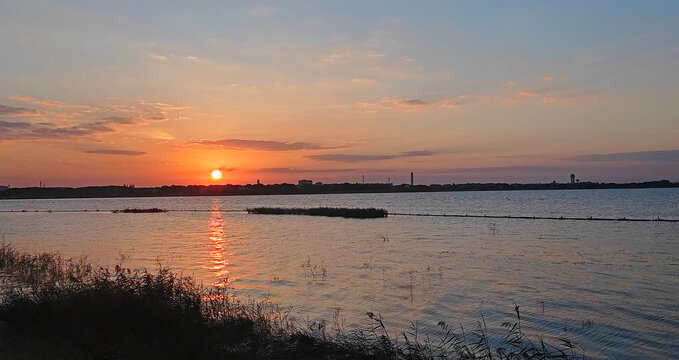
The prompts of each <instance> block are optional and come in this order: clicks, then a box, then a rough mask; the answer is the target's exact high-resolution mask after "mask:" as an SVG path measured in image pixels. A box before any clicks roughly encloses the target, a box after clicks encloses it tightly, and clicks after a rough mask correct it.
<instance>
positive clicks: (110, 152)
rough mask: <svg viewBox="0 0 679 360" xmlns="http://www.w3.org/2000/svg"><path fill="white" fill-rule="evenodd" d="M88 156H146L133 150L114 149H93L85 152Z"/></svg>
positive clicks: (144, 153)
mask: <svg viewBox="0 0 679 360" xmlns="http://www.w3.org/2000/svg"><path fill="white" fill-rule="evenodd" d="M85 152H86V153H88V154H100V155H126V156H140V155H146V154H147V153H146V152H144V151H134V150H115V149H94V150H85Z"/></svg>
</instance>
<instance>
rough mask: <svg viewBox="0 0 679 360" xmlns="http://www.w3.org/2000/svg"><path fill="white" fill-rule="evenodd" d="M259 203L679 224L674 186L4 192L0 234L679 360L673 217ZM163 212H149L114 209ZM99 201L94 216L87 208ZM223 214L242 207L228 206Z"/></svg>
mask: <svg viewBox="0 0 679 360" xmlns="http://www.w3.org/2000/svg"><path fill="white" fill-rule="evenodd" d="M255 206H285V207H315V206H340V207H380V208H385V209H387V210H388V211H390V212H399V213H429V214H443V213H446V214H470V215H471V214H474V215H484V214H487V215H512V216H566V217H567V216H574V217H588V216H594V217H614V218H621V217H627V218H649V219H650V218H658V217H660V218H666V219H679V189H620V190H577V191H575V190H571V191H498V192H451V193H391V194H389V193H381V194H342V195H287V196H232V197H175V198H115V199H55V200H2V201H0V211H1V210H15V211H21V210H43V211H47V210H52V211H64V210H88V212H52V213H48V212H12V213H9V212H0V238H1V239H3V240H4V241H5V242H9V243H12V244H13V245H14V246H15V247H16V248H18V249H20V250H27V251H58V252H60V253H61V254H62V255H64V256H67V257H71V256H81V255H86V256H87V257H88V259H89V260H90V261H92V262H94V263H96V264H101V265H106V266H110V265H115V264H118V263H122V264H123V265H124V266H128V267H133V268H142V267H144V268H148V269H150V270H155V269H156V268H157V267H158V266H159V265H158V264H159V263H160V264H163V265H166V266H169V267H171V268H172V269H173V270H176V271H179V272H182V273H183V274H185V275H191V276H194V277H195V278H196V279H198V280H199V281H201V282H203V283H204V284H206V285H208V286H228V287H230V288H232V289H233V291H235V292H237V293H238V294H240V295H241V296H244V297H253V298H256V299H263V298H270V299H272V300H274V301H277V302H280V303H282V304H283V305H285V306H292V307H293V310H292V313H293V315H294V316H296V317H298V318H299V319H301V321H309V322H311V321H315V320H319V319H325V320H327V321H329V322H332V321H333V317H334V314H335V313H336V312H337V311H338V309H339V314H340V315H339V318H340V319H344V321H345V323H346V327H347V328H351V327H355V326H365V325H367V324H368V321H369V320H368V318H367V316H366V315H365V314H366V312H368V311H373V312H375V313H380V314H382V316H383V318H384V319H385V323H386V324H387V327H388V329H389V330H390V331H391V333H392V334H397V333H398V332H400V331H404V330H408V328H409V326H410V325H411V322H412V323H416V324H417V325H418V327H419V328H420V331H421V332H424V333H428V332H430V333H434V332H435V330H434V329H435V326H436V324H437V323H438V322H439V321H446V322H447V323H450V324H462V325H463V326H464V328H465V329H469V330H473V329H475V328H476V327H477V326H478V325H477V323H478V321H480V320H481V316H483V319H485V322H486V324H487V325H488V328H489V330H490V332H491V335H492V334H495V333H496V330H497V329H498V328H499V327H500V324H501V323H502V322H505V321H514V320H515V315H514V302H516V303H517V304H518V305H519V306H520V310H521V315H522V319H521V320H522V325H523V326H524V330H525V331H526V332H528V333H532V334H544V335H546V338H547V339H549V338H558V337H565V338H569V339H571V340H573V341H575V342H577V343H579V344H581V345H582V346H583V347H584V348H585V350H586V354H587V356H588V357H590V358H607V357H615V358H633V357H642V358H658V359H660V358H672V357H676V356H677V355H678V354H679V223H669V222H618V221H611V222H608V221H571V220H530V219H484V218H450V217H413V216H398V215H390V216H389V217H388V218H384V219H367V220H358V219H341V218H323V217H309V216H289V215H284V216H283V215H250V214H246V213H244V212H242V210H244V209H246V208H248V207H255ZM133 207H139V208H149V207H158V208H164V209H172V210H202V211H195V212H194V211H176V212H167V213H157V214H113V213H111V212H110V210H113V209H124V208H133ZM94 210H99V211H98V212H97V211H94ZM232 210H238V211H236V212H231V211H232Z"/></svg>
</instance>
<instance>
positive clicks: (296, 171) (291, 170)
mask: <svg viewBox="0 0 679 360" xmlns="http://www.w3.org/2000/svg"><path fill="white" fill-rule="evenodd" d="M358 170H360V169H295V168H289V167H275V168H261V169H258V170H257V171H259V172H267V173H283V174H303V173H340V172H352V171H358Z"/></svg>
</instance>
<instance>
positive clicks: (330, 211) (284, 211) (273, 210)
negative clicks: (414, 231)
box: [247, 207, 388, 219]
mask: <svg viewBox="0 0 679 360" xmlns="http://www.w3.org/2000/svg"><path fill="white" fill-rule="evenodd" d="M247 212H248V214H268V215H310V216H329V217H343V218H353V219H372V218H383V217H387V215H388V212H387V210H384V209H377V208H337V207H316V208H281V207H256V208H250V209H247Z"/></svg>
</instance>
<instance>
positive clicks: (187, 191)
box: [0, 180, 679, 199]
mask: <svg viewBox="0 0 679 360" xmlns="http://www.w3.org/2000/svg"><path fill="white" fill-rule="evenodd" d="M677 187H679V182H671V181H669V180H660V181H646V182H639V183H625V184H616V183H595V182H589V181H581V182H579V183H576V184H564V183H557V182H551V183H540V184H507V183H470V184H432V185H409V184H401V185H394V184H384V183H373V184H350V183H343V184H311V185H301V186H300V185H295V184H271V185H264V184H250V185H230V184H229V185H207V186H206V185H188V186H181V185H171V186H160V187H134V186H129V185H124V186H115V185H109V186H86V187H79V188H70V187H26V188H9V189H4V190H3V189H0V199H52V198H108V197H153V196H228V195H292V194H347V193H391V192H442V191H503V190H578V189H638V188H677Z"/></svg>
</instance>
